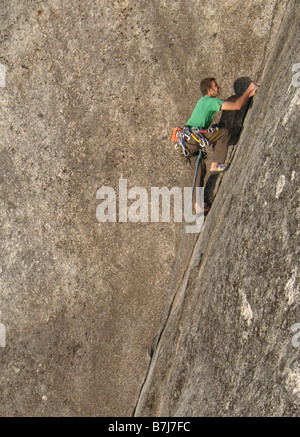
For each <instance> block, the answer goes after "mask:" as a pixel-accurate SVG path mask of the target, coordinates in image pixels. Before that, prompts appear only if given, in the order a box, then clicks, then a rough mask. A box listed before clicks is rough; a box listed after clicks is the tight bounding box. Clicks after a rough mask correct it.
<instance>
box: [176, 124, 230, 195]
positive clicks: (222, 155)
mask: <svg viewBox="0 0 300 437" xmlns="http://www.w3.org/2000/svg"><path fill="white" fill-rule="evenodd" d="M204 135H205V137H206V138H207V139H208V141H209V143H210V144H212V145H213V147H214V151H213V155H212V162H218V163H219V164H224V162H225V159H226V155H227V149H228V143H229V137H230V133H229V131H228V130H227V129H219V130H218V131H217V133H216V132H214V133H206V134H204ZM185 145H186V147H187V149H188V151H189V152H190V156H189V165H190V169H191V171H192V173H193V175H194V174H195V171H196V162H197V158H198V153H199V144H198V143H197V141H195V140H194V139H193V138H191V139H190V140H186V141H185ZM205 174H206V165H205V159H203V158H202V157H201V159H200V162H199V166H198V171H197V176H196V183H195V187H203V186H204V178H205ZM195 201H196V191H195V190H194V191H193V203H195Z"/></svg>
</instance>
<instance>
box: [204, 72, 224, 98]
mask: <svg viewBox="0 0 300 437" xmlns="http://www.w3.org/2000/svg"><path fill="white" fill-rule="evenodd" d="M200 91H201V93H202V95H203V96H210V97H217V96H218V95H219V94H220V87H219V85H218V84H217V82H216V79H215V78H214V77H206V78H205V79H203V80H202V81H201V83H200Z"/></svg>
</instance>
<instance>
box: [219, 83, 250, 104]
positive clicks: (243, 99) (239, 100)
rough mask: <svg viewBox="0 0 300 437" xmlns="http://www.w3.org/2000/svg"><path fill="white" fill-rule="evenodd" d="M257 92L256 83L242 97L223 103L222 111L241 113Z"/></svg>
mask: <svg viewBox="0 0 300 437" xmlns="http://www.w3.org/2000/svg"><path fill="white" fill-rule="evenodd" d="M256 90H257V85H256V84H255V83H254V82H251V84H250V85H249V86H248V88H247V90H246V91H245V92H244V94H243V95H242V96H240V97H234V98H230V99H228V100H225V102H223V103H222V106H221V110H223V111H239V110H240V109H242V107H243V106H245V104H246V103H247V101H248V100H249V99H250V97H253V96H254V94H255V92H256Z"/></svg>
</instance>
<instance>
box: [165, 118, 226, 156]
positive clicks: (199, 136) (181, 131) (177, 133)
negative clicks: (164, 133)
mask: <svg viewBox="0 0 300 437" xmlns="http://www.w3.org/2000/svg"><path fill="white" fill-rule="evenodd" d="M218 130H219V129H218V128H217V127H211V128H208V129H201V128H199V127H189V126H184V127H183V128H180V127H174V128H173V130H172V136H171V141H172V142H174V143H176V144H175V146H174V147H175V150H179V151H180V152H181V154H182V155H183V156H184V157H185V158H188V157H189V156H190V152H189V151H188V149H187V147H186V144H185V141H186V140H190V139H191V138H193V139H194V140H195V141H196V142H197V143H198V144H199V150H201V155H202V157H203V158H204V159H205V158H206V156H207V147H208V146H209V145H210V141H211V140H212V139H213V138H214V137H215V135H216V134H217V133H218ZM205 133H215V135H214V136H213V137H212V138H211V139H210V141H209V140H208V139H207V138H206V137H205V135H204V134H205Z"/></svg>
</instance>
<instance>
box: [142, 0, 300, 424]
mask: <svg viewBox="0 0 300 437" xmlns="http://www.w3.org/2000/svg"><path fill="white" fill-rule="evenodd" d="M299 42H300V33H299V3H298V2H296V1H295V2H294V1H291V2H290V4H289V7H288V9H287V14H286V16H285V19H284V22H283V24H282V26H281V30H280V33H279V35H278V39H277V41H276V44H275V46H274V47H273V51H272V54H271V56H270V58H269V60H268V63H267V65H266V67H265V70H264V74H263V77H262V80H261V87H260V89H259V91H258V93H257V95H256V96H255V98H254V100H253V106H252V108H251V109H250V111H249V112H248V115H247V117H246V120H245V128H244V131H243V132H242V135H241V138H240V141H239V143H238V145H237V150H236V152H235V156H234V158H233V160H232V163H231V166H230V169H229V171H228V172H227V173H226V174H225V175H224V177H223V181H222V184H221V186H220V188H219V191H218V194H217V196H216V199H215V202H214V204H213V207H212V210H211V212H210V213H209V215H208V218H207V220H206V223H205V227H204V229H203V231H202V233H201V235H200V237H199V240H198V241H197V244H196V246H195V250H194V253H193V256H192V258H191V262H190V266H189V269H188V272H187V274H186V275H185V278H184V281H183V283H182V285H181V288H180V289H179V291H178V293H177V295H176V298H175V300H174V302H173V306H172V311H171V313H170V316H169V318H168V321H167V325H166V328H165V330H164V333H163V335H162V338H161V341H160V343H159V347H158V349H157V353H156V354H155V358H154V359H153V365H152V366H151V368H150V370H149V375H148V378H147V380H146V382H145V385H144V387H143V390H142V393H141V397H140V401H139V404H138V406H137V410H136V415H137V416H139V415H141V416H144V415H150V416H299V413H300V384H299V382H300V363H299V347H300V344H299V342H298V341H297V338H298V337H299V326H300V324H299V321H300V312H299V301H300V293H299V282H298V261H299V141H300V133H299V104H300V93H299V91H300V87H299V86H295V84H297V81H296V80H295V78H293V75H294V73H293V65H294V64H295V63H296V62H297V59H296V58H295V53H296V52H297V47H298V46H299ZM293 84H294V85H293ZM298 85H300V84H298ZM295 325H296V326H295ZM295 329H296V330H295ZM297 331H298V337H294V335H295V332H297Z"/></svg>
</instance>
